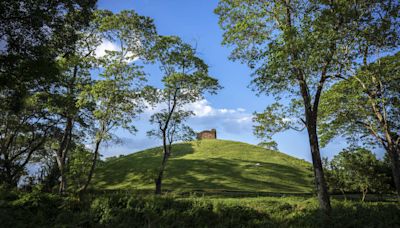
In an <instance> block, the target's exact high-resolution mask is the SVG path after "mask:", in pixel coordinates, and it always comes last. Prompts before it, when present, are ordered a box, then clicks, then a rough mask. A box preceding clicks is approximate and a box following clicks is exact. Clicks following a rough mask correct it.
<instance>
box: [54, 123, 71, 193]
mask: <svg viewBox="0 0 400 228" xmlns="http://www.w3.org/2000/svg"><path fill="white" fill-rule="evenodd" d="M72 122H73V120H72V118H70V117H68V118H67V123H66V125H65V129H64V135H63V137H62V139H61V141H60V146H59V148H58V151H57V165H58V169H59V170H60V186H59V189H58V192H59V193H60V194H64V193H65V192H66V190H67V177H66V172H65V161H66V159H67V153H68V149H69V142H70V140H71V137H72V127H73V123H72Z"/></svg>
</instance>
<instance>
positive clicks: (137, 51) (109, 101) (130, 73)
mask: <svg viewBox="0 0 400 228" xmlns="http://www.w3.org/2000/svg"><path fill="white" fill-rule="evenodd" d="M95 23H97V28H98V29H99V32H100V34H101V38H102V39H103V40H108V41H109V42H115V43H117V44H118V45H119V49H118V50H108V51H106V54H105V55H104V56H103V57H101V58H99V62H98V64H99V66H100V67H101V68H102V71H101V73H100V74H99V79H98V80H95V81H94V82H93V83H92V84H91V85H87V86H86V87H85V88H84V91H83V92H82V93H81V95H80V99H79V100H78V107H83V106H87V105H91V106H92V114H93V117H92V118H93V121H94V126H95V128H94V139H93V143H94V148H93V159H92V164H91V168H90V170H89V173H88V178H87V181H86V183H85V184H84V185H83V186H82V188H81V189H80V192H83V191H85V190H86V189H87V187H88V186H89V184H90V181H91V179H92V177H93V173H94V170H95V167H96V164H97V161H98V159H99V155H100V152H99V150H100V146H101V143H102V142H104V141H109V140H111V139H112V138H113V135H112V134H111V133H112V130H113V129H115V128H116V127H122V128H125V129H127V130H128V131H130V132H132V133H133V132H135V131H136V128H135V127H134V125H133V124H132V122H133V120H134V118H135V117H136V116H137V115H138V114H139V113H140V112H142V110H143V107H144V99H143V93H142V89H143V86H144V85H143V83H144V81H145V74H144V72H143V71H142V67H141V66H140V65H138V63H136V62H135V60H136V59H139V58H145V57H146V55H147V51H148V50H149V48H150V47H151V45H152V43H153V40H154V38H155V34H156V31H155V27H154V24H153V22H152V20H151V19H150V18H148V17H143V16H139V15H138V14H136V13H135V12H134V11H122V12H120V13H119V14H112V13H111V12H110V11H99V12H98V13H97V17H96V20H95Z"/></svg>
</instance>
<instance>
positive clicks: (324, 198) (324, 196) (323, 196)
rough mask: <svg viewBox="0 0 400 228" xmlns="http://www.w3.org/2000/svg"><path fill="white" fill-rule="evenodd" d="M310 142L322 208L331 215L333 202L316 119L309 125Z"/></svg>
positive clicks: (316, 184)
mask: <svg viewBox="0 0 400 228" xmlns="http://www.w3.org/2000/svg"><path fill="white" fill-rule="evenodd" d="M307 131H308V137H309V142H310V149H311V156H312V163H313V168H314V180H315V187H316V189H317V194H318V201H319V205H320V208H321V209H322V210H323V211H324V212H325V214H327V215H330V212H331V202H330V199H329V194H328V188H327V185H326V181H325V176H324V170H323V167H322V161H321V154H320V151H319V144H318V135H317V127H316V121H315V120H312V121H310V122H309V124H308V126H307Z"/></svg>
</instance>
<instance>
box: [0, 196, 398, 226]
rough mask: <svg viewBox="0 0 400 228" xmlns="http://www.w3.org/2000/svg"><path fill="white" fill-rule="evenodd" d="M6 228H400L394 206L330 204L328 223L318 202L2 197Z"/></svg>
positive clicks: (302, 199)
mask: <svg viewBox="0 0 400 228" xmlns="http://www.w3.org/2000/svg"><path fill="white" fill-rule="evenodd" d="M0 202H1V203H0V221H2V225H1V226H4V227H341V228H342V227H400V205H399V204H398V203H393V202H365V203H362V202H359V201H342V200H335V199H333V200H332V206H333V210H332V214H331V216H330V218H329V219H325V217H324V216H323V214H322V213H321V211H319V210H318V202H317V200H316V199H315V198H314V197H311V198H310V197H293V196H292V197H242V198H230V197H219V196H217V197H216V196H212V197H211V196H206V197H193V196H190V197H181V196H179V195H175V194H166V195H163V196H154V195H143V194H134V193H132V192H129V191H114V192H110V193H106V194H104V193H103V194H90V195H85V197H84V198H82V199H81V200H78V199H77V198H74V197H61V196H58V195H53V194H47V193H41V192H38V191H36V192H32V193H24V192H17V193H15V192H9V191H3V192H1V191H0Z"/></svg>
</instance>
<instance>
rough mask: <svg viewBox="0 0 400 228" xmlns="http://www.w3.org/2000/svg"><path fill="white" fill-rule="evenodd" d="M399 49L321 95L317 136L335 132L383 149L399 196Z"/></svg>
mask: <svg viewBox="0 0 400 228" xmlns="http://www.w3.org/2000/svg"><path fill="white" fill-rule="evenodd" d="M399 59H400V52H399V53H397V54H395V55H393V56H387V57H384V58H381V59H378V60H377V61H376V62H374V63H370V64H368V65H365V66H363V67H362V68H361V69H360V70H359V71H358V72H357V73H356V74H355V75H354V76H352V77H351V78H349V79H348V80H346V81H341V82H339V83H336V84H335V85H334V86H332V88H330V89H329V90H328V91H326V92H325V93H324V94H323V96H322V99H321V124H320V128H321V131H320V132H321V140H322V145H326V144H327V143H328V142H329V141H330V140H331V139H332V138H334V137H335V136H337V135H346V136H348V137H350V139H353V138H357V139H362V140H363V142H364V143H365V144H367V145H368V144H372V145H378V146H381V147H383V148H384V149H385V150H386V153H387V155H388V157H389V158H390V161H391V167H392V175H393V179H394V182H395V186H396V190H397V194H398V196H399V197H400V160H399V157H400V122H399V116H400V102H399V97H400V92H399V91H400V61H399Z"/></svg>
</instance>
